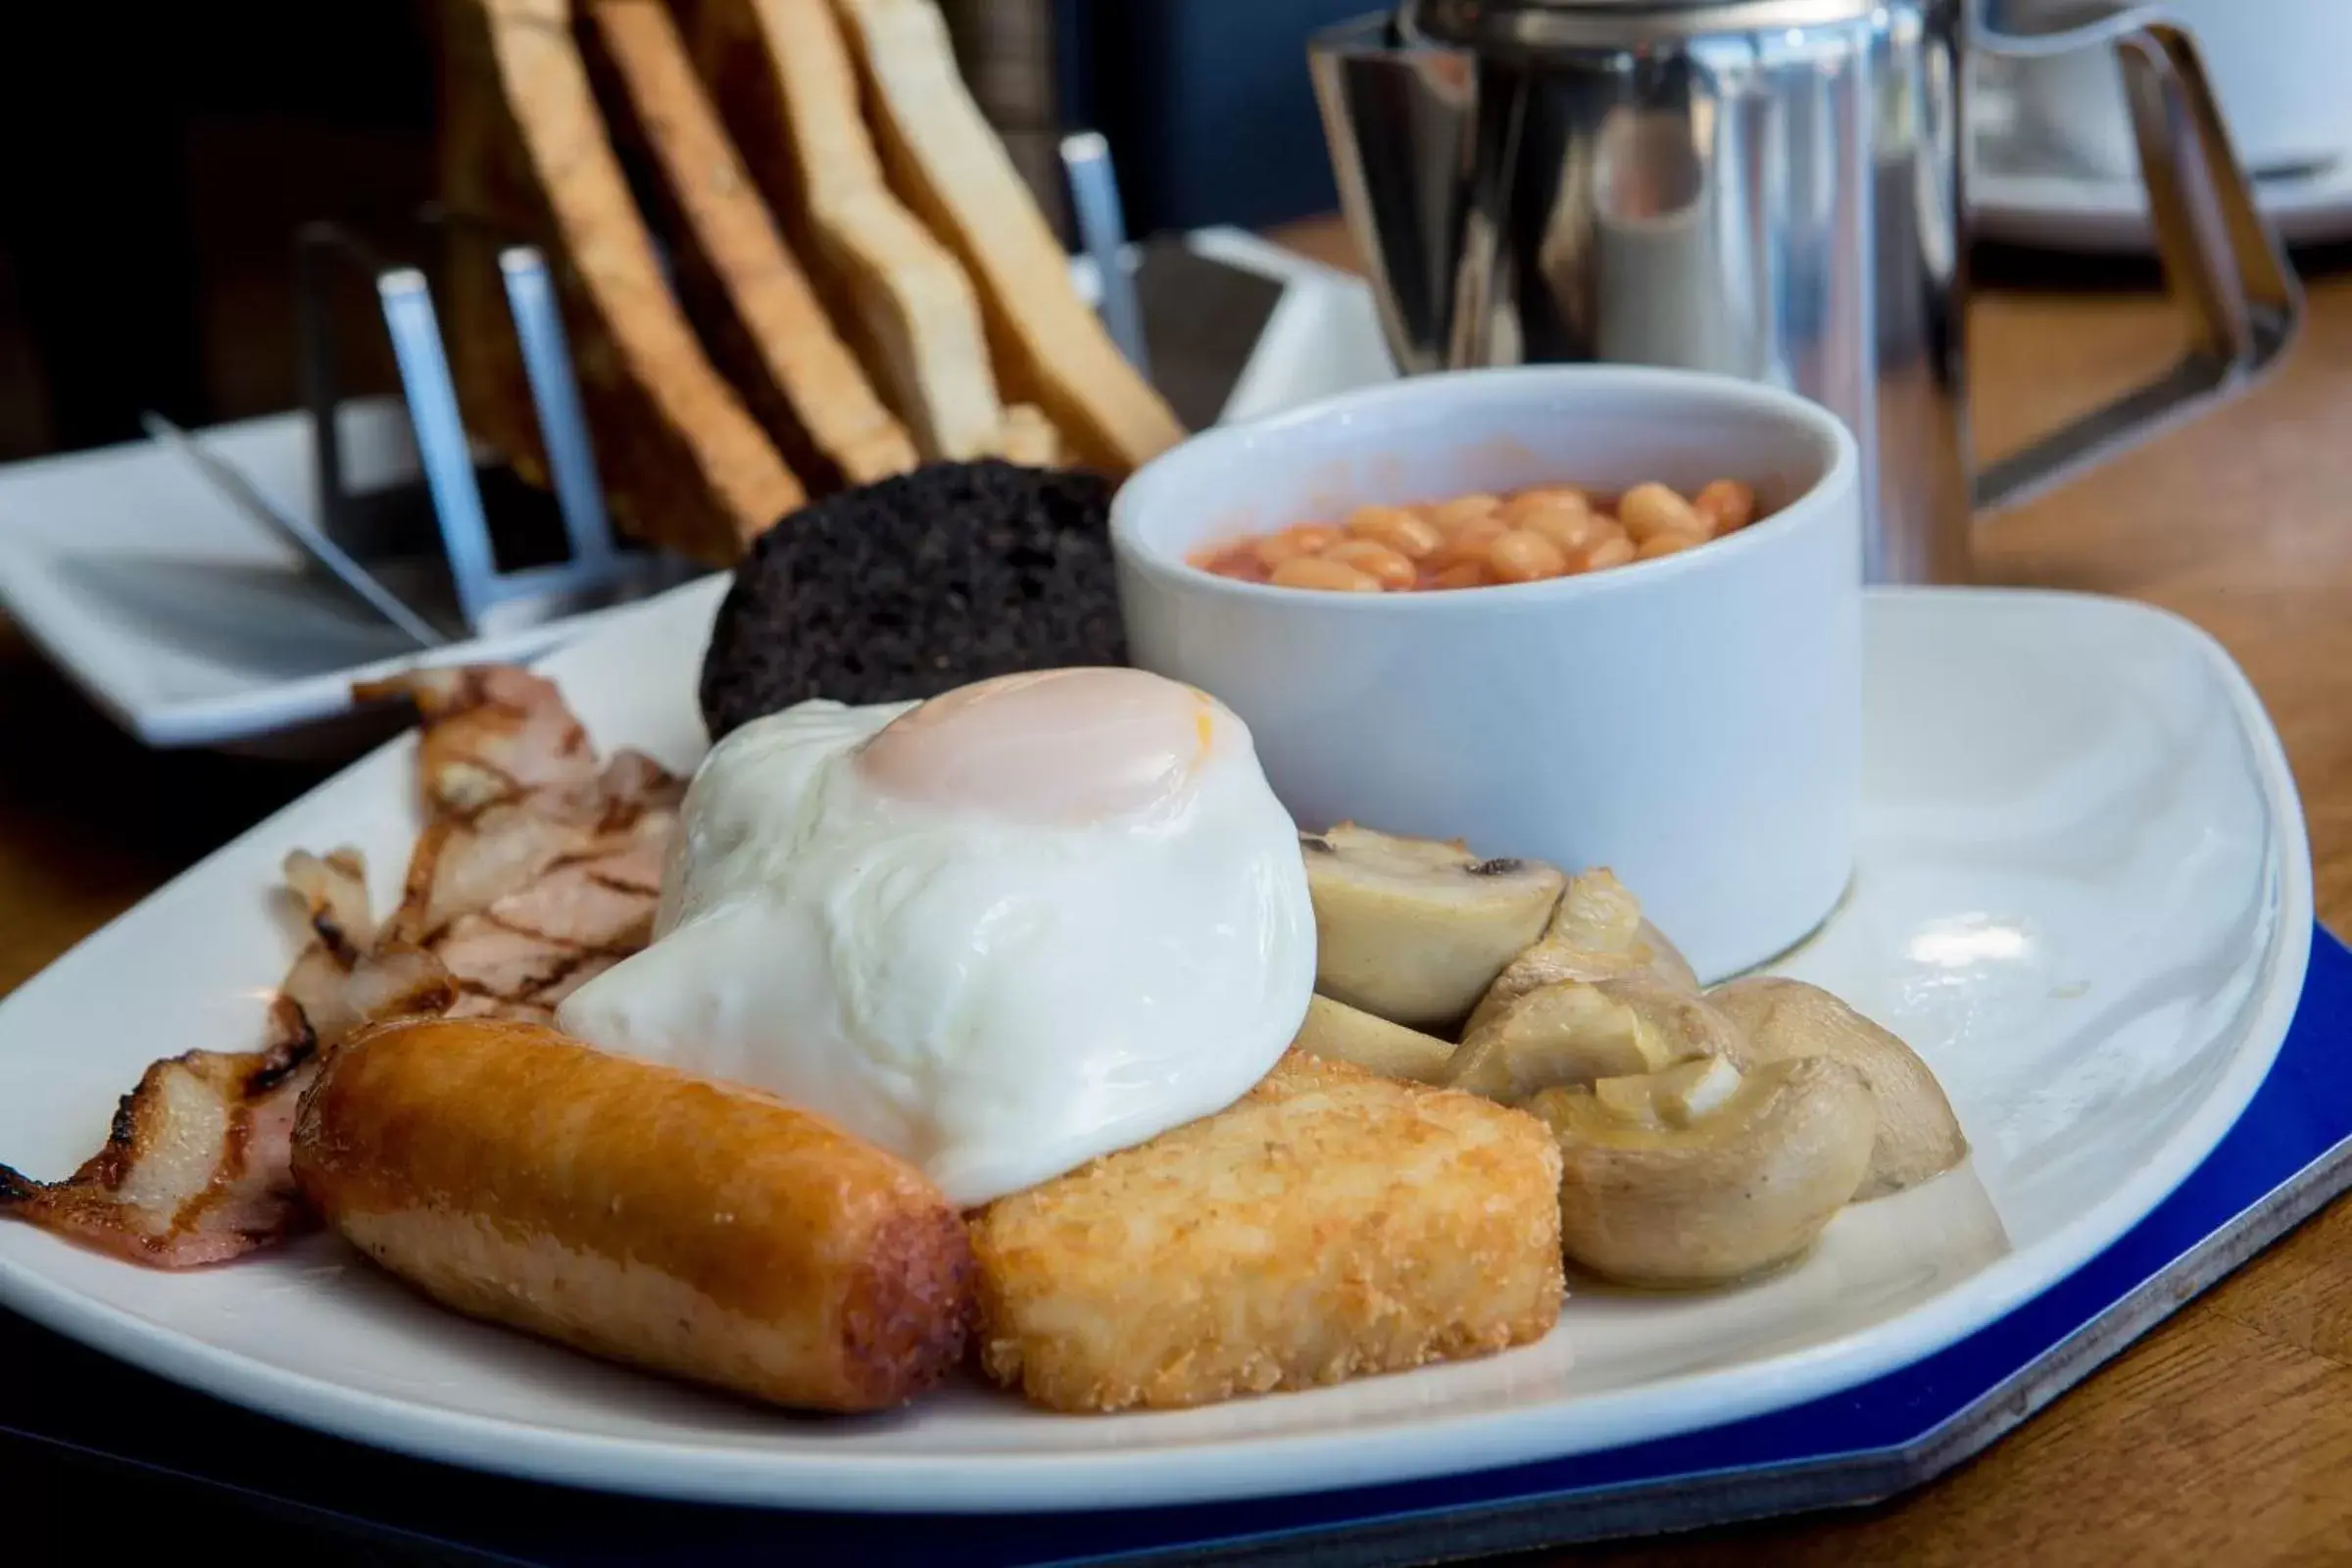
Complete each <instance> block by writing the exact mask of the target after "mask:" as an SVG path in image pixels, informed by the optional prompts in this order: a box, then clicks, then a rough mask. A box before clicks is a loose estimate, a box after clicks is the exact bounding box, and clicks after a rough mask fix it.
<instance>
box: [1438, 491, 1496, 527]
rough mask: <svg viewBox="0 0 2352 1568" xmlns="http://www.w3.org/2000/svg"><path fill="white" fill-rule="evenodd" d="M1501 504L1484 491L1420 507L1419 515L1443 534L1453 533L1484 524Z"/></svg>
mask: <svg viewBox="0 0 2352 1568" xmlns="http://www.w3.org/2000/svg"><path fill="white" fill-rule="evenodd" d="M1500 505H1501V503H1500V502H1498V501H1496V500H1495V498H1494V497H1493V496H1491V495H1488V494H1487V493H1486V492H1484V491H1473V492H1472V493H1470V494H1469V495H1466V496H1455V497H1454V498H1453V499H1452V500H1451V501H1440V502H1436V503H1434V504H1431V505H1427V506H1424V507H1422V508H1421V509H1420V510H1421V515H1423V516H1424V517H1427V518H1428V519H1429V520H1430V521H1431V522H1434V523H1436V524H1437V525H1438V527H1439V529H1440V530H1441V531H1443V532H1445V533H1453V532H1455V531H1457V530H1459V529H1461V528H1465V527H1468V526H1469V525H1470V524H1472V523H1476V522H1484V521H1486V520H1487V519H1489V518H1491V517H1493V516H1494V515H1495V508H1496V507H1498V506H1500Z"/></svg>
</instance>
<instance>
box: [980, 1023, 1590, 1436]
mask: <svg viewBox="0 0 2352 1568" xmlns="http://www.w3.org/2000/svg"><path fill="white" fill-rule="evenodd" d="M1559 1188H1560V1153H1559V1150H1558V1148H1557V1147H1556V1146H1555V1145H1554V1143H1553V1141H1552V1138H1551V1136H1550V1135H1549V1133H1548V1132H1546V1130H1545V1129H1544V1126H1543V1124H1542V1123H1540V1122H1538V1121H1537V1120H1536V1119H1535V1118H1534V1117H1532V1116H1529V1115H1527V1114H1525V1113H1523V1112H1521V1111H1516V1110H1511V1109H1508V1108H1506V1107H1504V1106H1501V1105H1496V1104H1494V1103H1490V1102H1488V1101H1484V1100H1481V1099H1479V1098H1477V1097H1476V1096H1473V1095H1466V1094H1460V1093H1456V1092H1454V1091H1451V1090H1443V1089H1432V1088H1427V1087H1425V1086H1423V1085H1419V1084H1409V1083H1399V1082H1396V1081H1393V1080H1391V1079H1386V1078H1382V1077H1380V1076H1378V1075H1376V1074H1373V1073H1369V1072H1366V1071H1364V1070H1363V1069H1361V1068H1358V1067H1353V1066H1350V1065H1348V1064H1347V1063H1345V1062H1339V1061H1330V1060H1324V1059H1321V1058H1318V1057H1314V1056H1309V1055H1306V1054H1303V1053H1300V1052H1296V1051H1294V1052H1292V1053H1291V1054H1288V1055H1286V1056H1284V1057H1283V1059H1282V1060H1281V1061H1280V1062H1279V1063H1277V1064H1276V1066H1275V1068H1274V1070H1273V1071H1272V1072H1271V1073H1269V1074H1268V1075H1267V1077H1266V1078H1265V1080H1264V1081H1263V1082H1262V1083H1260V1084H1259V1085H1258V1086H1257V1087H1256V1088H1255V1089H1252V1090H1251V1091H1250V1093H1249V1094H1247V1095H1245V1096H1244V1097H1243V1098H1242V1099H1241V1100H1240V1101H1239V1102H1237V1103H1234V1104H1233V1105H1231V1106H1228V1107H1227V1108H1226V1109H1224V1110H1222V1111H1220V1112H1218V1113H1217V1114H1216V1115H1213V1116H1207V1117H1203V1118H1201V1120H1199V1121H1195V1122H1190V1123H1187V1124H1186V1125H1184V1126H1182V1127H1178V1128H1175V1129H1174V1130H1172V1131H1170V1132H1166V1133H1163V1134H1161V1135H1160V1136H1159V1137H1157V1138H1155V1139H1153V1140H1152V1141H1151V1142H1150V1143H1148V1144H1143V1145H1140V1146H1138V1147H1136V1148H1134V1149H1128V1150H1122V1151H1120V1152H1117V1153H1113V1154H1106V1155H1104V1156H1103V1158H1101V1159H1097V1160H1094V1161H1092V1162H1091V1163H1089V1164H1087V1165H1084V1166H1082V1167H1080V1168H1079V1169H1078V1170H1075V1171H1073V1172H1071V1173H1070V1174H1068V1175H1066V1176H1062V1177H1058V1178H1056V1179H1055V1180H1054V1181H1050V1182H1047V1183H1045V1184H1043V1185H1042V1186H1038V1187H1034V1188H1031V1189H1030V1190H1028V1191H1027V1192H1024V1193H1018V1194H1015V1195H1013V1196H1012V1197H1010V1198H1006V1199H1003V1200H1000V1201H997V1202H995V1203H992V1204H990V1205H989V1206H988V1207H987V1208H985V1209H983V1210H982V1211H981V1212H980V1213H979V1214H978V1215H977V1216H976V1217H975V1219H974V1221H973V1224H972V1245H973V1251H974V1252H975V1254H976V1255H977V1257H978V1259H979V1263H980V1313H981V1359H982V1364H983V1366H984V1367H985V1369H986V1370H987V1372H988V1374H989V1376H990V1377H992V1378H994V1379H995V1380H996V1381H997V1382H999V1383H1002V1384H1005V1385H1007V1386H1009V1387H1013V1388H1017V1389H1018V1390H1019V1391H1020V1392H1021V1393H1022V1394H1024V1395H1026V1396H1027V1397H1029V1398H1031V1399H1033V1400H1035V1401H1037V1402H1038V1403H1040V1404H1043V1405H1046V1406H1048V1407H1050V1408H1052V1409H1055V1410H1065V1411H1089V1410H1118V1409H1124V1408H1128V1407H1130V1406H1136V1405H1142V1406H1147V1407H1151V1408H1175V1407H1181V1406H1186V1405H1196V1404H1206V1403H1209V1402H1211V1401H1214V1400H1217V1399H1224V1398H1230V1397H1234V1396H1236V1395H1242V1394H1266V1393H1271V1392H1273V1391H1275V1390H1278V1389H1299V1388H1308V1387H1313V1386H1315V1385H1319V1384H1330V1383H1339V1382H1343V1381H1346V1380H1347V1379H1349V1378H1353V1377H1360V1376H1365V1375H1369V1374H1372V1373H1379V1372H1395V1371H1401V1370H1404V1369H1405V1368H1408V1367H1415V1366H1420V1365H1423V1364H1424V1363H1427V1362H1430V1361H1439V1360H1449V1359H1456V1358H1461V1357H1466V1356H1473V1355H1483V1354H1488V1353H1491V1352H1493V1351H1496V1350H1501V1349H1505V1348H1509V1347H1511V1346H1514V1345H1520V1344H1524V1343H1526V1342H1528V1341H1531V1340H1535V1339H1538V1338H1540V1337H1542V1336H1543V1335H1544V1333H1545V1332H1546V1331H1548V1330H1549V1329H1550V1328H1551V1326H1552V1323H1553V1322H1554V1321H1555V1320H1556V1319H1557V1318H1558V1316H1559V1309H1560V1299H1561V1297H1562V1295H1563V1294H1564V1290H1563V1281H1562V1274H1561V1265H1560V1213H1559Z"/></svg>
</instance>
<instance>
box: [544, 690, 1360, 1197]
mask: <svg viewBox="0 0 2352 1568" xmlns="http://www.w3.org/2000/svg"><path fill="white" fill-rule="evenodd" d="M1314 969H1315V926H1314V911H1313V907H1312V906H1311V905H1310V903H1309V902H1308V898H1307V888H1306V876H1305V871H1304V869H1303V867H1302V865H1301V863H1300V859H1299V846H1298V836H1297V832H1296V829H1295V828H1294V826H1293V824H1292V821H1291V818H1290V816H1289V814H1288V813H1287V812H1286V811H1285V810H1284V809H1283V808H1282V805H1281V803H1280V802H1278V801H1277V800H1276V799H1275V797H1274V793H1273V790H1272V789H1271V788H1270V787H1269V786H1268V784H1267V782H1266V778H1265V774H1264V772H1263V771H1262V770H1261V769H1260V767H1259V765H1258V762H1257V756H1256V752H1255V750H1254V748H1253V747H1252V746H1251V743H1250V732H1249V729H1248V727H1247V726H1246V725H1244V724H1243V722H1242V721H1241V719H1240V718H1238V717H1237V716H1235V714H1234V713H1233V712H1232V711H1230V710H1228V709H1226V708H1225V707H1224V706H1223V705H1222V704H1219V703H1217V702H1216V701H1215V700H1214V699H1212V698H1210V697H1208V696H1207V695H1206V694H1204V693H1202V692H1200V691H1197V690H1195V689H1194V688H1192V687H1190V686H1185V685H1181V684H1179V683H1177V682H1174V681H1169V680H1165V679H1162V678H1161V677H1159V676H1156V675H1152V674H1148V673H1145V672H1144V671H1141V670H1132V669H1108V668H1104V669H1062V670H1050V671H1043V672H1039V673H1034V674H1023V675H1010V676H1005V677H1002V678H1000V679H996V680H990V681H983V682H981V683H979V684H977V685H973V686H967V687H964V688H962V689H960V690H957V691H954V692H950V693H948V694H946V695H945V696H942V697H937V698H934V699H932V700H931V701H929V702H926V703H922V704H919V705H918V704H895V705H885V706H879V707H869V708H847V707H843V706H842V705H840V704H838V703H829V702H809V703H803V704H801V705H799V706H798V707H795V708H791V709H788V710H786V711H783V712H780V713H776V714H774V715H772V716H770V717H767V718H764V719H760V720H756V721H754V722H752V723H750V724H747V725H745V726H744V727H742V728H741V729H739V730H737V731H736V732H735V733H734V734H732V735H730V736H728V737H727V739H726V740H725V741H724V742H722V743H721V744H720V745H719V746H718V747H717V748H716V749H715V750H714V751H713V752H712V753H711V756H710V758H709V759H708V760H706V761H705V763H704V764H703V767H702V770H701V771H700V772H699V773H698V774H697V775H696V777H695V780H694V783H693V785H692V787H691V789H690V790H689V791H688V794H687V797H686V803H685V807H684V809H683V821H682V823H681V826H680V831H679V834H678V838H677V840H676V842H675V844H674V845H673V847H672V849H671V852H670V862H669V865H668V868H667V871H666V874H665V876H664V878H663V884H662V907H661V910H660V913H659V915H658V916H657V919H656V924H655V938H654V941H653V944H652V945H651V946H650V947H648V948H647V949H646V950H645V951H644V952H642V953H639V954H637V955H635V956H632V957H630V958H628V959H626V960H624V961H623V962H621V963H619V964H617V965H615V966H614V967H613V968H612V969H610V970H608V971H606V972H605V973H604V974H602V975H600V976H598V977H597V978H595V979H594V980H591V981H590V982H589V983H588V984H586V985H585V986H583V987H581V988H580V989H579V990H578V991H577V992H575V993H573V995H572V996H571V997H570V998H569V999H567V1000H566V1001H565V1002H564V1005H563V1008H562V1013H561V1021H562V1023H563V1026H564V1028H565V1029H566V1030H568V1031H569V1032H571V1033H572V1034H574V1035H576V1036H578V1037H579V1038H581V1039H583V1040H586V1041H588V1042H589V1043H590V1044H592V1045H596V1046H599V1047H601V1048H603V1049H606V1050H609V1051H613V1052H617V1053H620V1054H628V1055H634V1056H639V1057H644V1058H648V1059H652V1060H656V1061H662V1062H666V1063H669V1064H671V1065H673V1066H677V1067H680V1068H683V1069H686V1070H688V1071H692V1072H698V1073H703V1074H706V1075H709V1076H712V1077H717V1078H725V1079H732V1080H735V1081H738V1082H742V1083H747V1084H751V1085H754V1086H757V1087H759V1088H761V1089H765V1090H767V1091H769V1092H770V1093H773V1094H775V1095H776V1096H778V1097H779V1098H781V1099H783V1100H785V1101H787V1102H789V1103H793V1104H795V1105H799V1106H801V1107H803V1108H805V1109H809V1110H813V1111H815V1112H817V1113H819V1114H820V1115H824V1116H827V1117H830V1118H831V1119H833V1120H834V1121H836V1122H837V1123H839V1124H840V1125H841V1126H843V1127H845V1128H847V1129H848V1130H849V1131H851V1132H853V1133H855V1134H857V1135H858V1136H859V1137H862V1138H864V1139H866V1140H868V1141H869V1142H871V1143H874V1144H877V1145H879V1146H880V1147H882V1148H884V1149H887V1150H890V1151H892V1152H895V1153H898V1154H901V1155H903V1156H904V1157H906V1158H907V1159H908V1160H911V1161H912V1162H914V1163H915V1164H916V1165H918V1166H920V1167H921V1168H922V1169H923V1170H924V1171H925V1172H926V1173H927V1174H928V1175H929V1176H930V1177H931V1178H932V1180H933V1181H935V1182H937V1183H938V1185H939V1186H940V1187H941V1188H942V1189H943V1190H944V1191H945V1192H946V1193H947V1194H948V1196H949V1197H950V1198H951V1199H953V1200H955V1201H957V1202H959V1203H962V1204H965V1205H974V1204H979V1203H983V1202H986V1201H989V1200H991V1199H995V1198H999V1197H1002V1196H1004V1195H1005V1194H1007V1193H1011V1192H1016V1191H1018V1190H1020V1189H1022V1188H1024V1187H1029V1186H1032V1185H1035V1184H1036V1183H1038V1182H1042V1181H1045V1180H1048V1179H1050V1178H1052V1177H1054V1176H1057V1175H1060V1174H1062V1173H1063V1172H1065V1171H1069V1170H1072V1169H1075V1168H1076V1167H1078V1166H1079V1165H1082V1164H1084V1163H1085V1162H1086V1161H1087V1160H1089V1159H1091V1158H1093V1157H1095V1156H1096V1155H1099V1154H1104V1153H1108V1152H1112V1151H1114V1150H1118V1149H1124V1148H1127V1147H1129V1146H1131V1145H1135V1144H1140V1143H1143V1142H1144V1141H1146V1140H1148V1139H1150V1138H1152V1137H1153V1136H1155V1135H1156V1134H1158V1133H1161V1132H1164V1131H1166V1130H1167V1129H1168V1128H1171V1127H1174V1126H1177V1125H1179V1124H1180V1123H1183V1122H1187V1121H1191V1120H1194V1119H1195V1118H1197V1117H1201V1116H1204V1115H1207V1114H1209V1113H1211V1112H1213V1111H1216V1110H1219V1109H1222V1108H1223V1107H1224V1106H1226V1105H1228V1104H1230V1103H1233V1102H1234V1101H1235V1100H1237V1099H1239V1098H1240V1097H1241V1096H1242V1095H1243V1094H1244V1093H1246V1092H1247V1091H1248V1090H1249V1089H1250V1087H1251V1086H1252V1085H1254V1084H1255V1083H1256V1082H1257V1081H1258V1080H1259V1079H1260V1078H1262V1077H1263V1076H1264V1075H1265V1074H1266V1072H1267V1071H1268V1070H1269V1069H1270V1068H1271V1067H1272V1066H1273V1064H1274V1062H1275V1060H1276V1059H1277V1058H1278V1057H1279V1056H1280V1055H1281V1054H1282V1053H1283V1050H1284V1048H1285V1047H1286V1046H1288V1045H1289V1043H1290V1041H1291V1039H1292V1037H1293V1036H1294V1035H1295V1034H1296V1033H1297V1032H1298V1029H1299V1023H1300V1021H1301V1019H1302V1018H1303V1017H1304V1015H1305V1011H1306V1005H1307V997H1308V995H1309V993H1310V992H1311V991H1312V989H1313V984H1314Z"/></svg>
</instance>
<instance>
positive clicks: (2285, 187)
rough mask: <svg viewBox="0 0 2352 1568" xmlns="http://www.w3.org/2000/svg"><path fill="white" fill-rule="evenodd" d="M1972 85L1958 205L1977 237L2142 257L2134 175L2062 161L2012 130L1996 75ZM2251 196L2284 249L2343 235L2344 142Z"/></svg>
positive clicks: (2270, 179) (2350, 149)
mask: <svg viewBox="0 0 2352 1568" xmlns="http://www.w3.org/2000/svg"><path fill="white" fill-rule="evenodd" d="M1989 64H1993V62H1980V65H1981V66H1982V65H1989ZM1976 86H1977V93H1976V100H1975V102H1974V104H1972V106H1971V109H1970V123H1971V126H1972V129H1973V131H1974V134H1975V136H1976V158H1975V167H1974V168H1972V169H1971V170H1970V172H1969V176H1968V177H1969V184H1968V196H1969V203H1968V205H1969V212H1970V216H1971V219H1972V221H1973V223H1974V226H1975V230H1976V234H1977V237H1978V238H1980V239H1996V240H2005V241H2007V242H2008V243H2010V244H2013V245H2033V246H2038V247H2040V248H2042V249H2045V250H2056V251H2087V252H2091V253H2094V254H2101V255H2146V254H2150V253H2152V251H2153V249H2154V246H2155V237H2154V233H2153V231H2152V230H2151V229H2150V228H2149V226H2148V198H2147V193H2146V192H2144V191H2143V190H2141V189H2140V186H2139V181H2138V180H2136V179H2116V178H2113V177H2111V176H2108V175H2104V174H2098V173H2093V172H2087V171H2084V170H2081V169H2077V168H2074V167H2071V166H2070V165H2069V164H2068V161H2067V158H2066V155H2065V154H2063V153H2061V152H2058V151H2055V150H2054V149H2051V148H2048V147H2045V146H2042V145H2040V144H2039V143H2038V142H2037V141H2036V140H2035V139H2034V137H2032V136H2031V135H2030V134H2028V133H2026V132H2024V131H2022V130H2020V129H2019V128H2018V127H2017V116H2016V115H2015V113H2014V106H2013V103H2012V101H2011V99H2010V96H2009V83H2008V81H2007V80H2006V78H2005V77H2004V76H2003V75H2002V74H2001V73H1998V72H1995V71H1985V70H1980V72H1979V73H1978V77H1977V82H1976ZM2254 202H2255V205H2256V206H2257V207H2259V208H2261V209H2262V212H2263V215H2264V216H2265V217H2267V218H2269V219H2270V221H2271V225H2272V226H2273V227H2274V228H2276V229H2277V230H2278V237H2279V238H2280V239H2282V240H2284V241H2285V242H2286V243H2287V244H2289V245H2322V244H2326V243H2327V242H2329V241H2331V240H2340V239H2345V238H2347V237H2352V146H2347V147H2346V148H2344V149H2343V151H2342V153H2341V154H2340V155H2339V156H2338V157H2336V158H2335V159H2334V160H2333V161H2332V162H2330V163H2328V164H2327V165H2326V166H2324V167H2321V168H2318V169H2312V170H2306V171H2297V172H2280V173H2278V174H2277V175H2259V174H2258V175H2257V176H2256V177H2255V180H2254Z"/></svg>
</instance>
